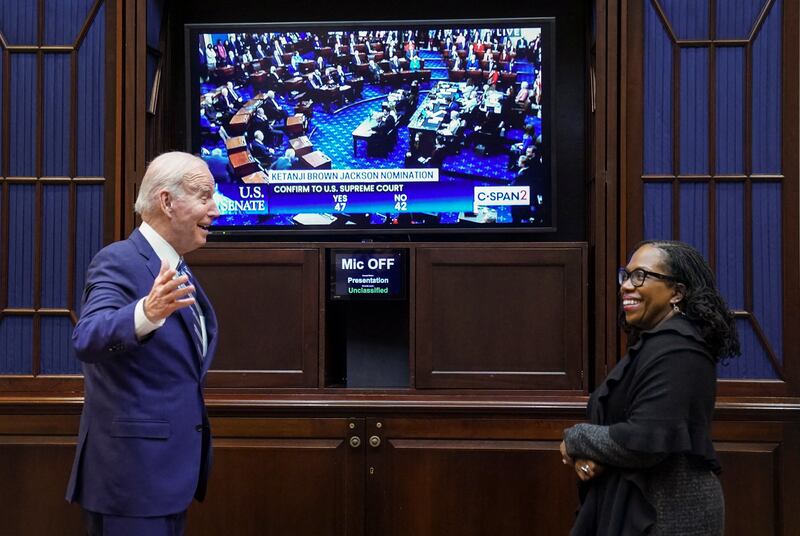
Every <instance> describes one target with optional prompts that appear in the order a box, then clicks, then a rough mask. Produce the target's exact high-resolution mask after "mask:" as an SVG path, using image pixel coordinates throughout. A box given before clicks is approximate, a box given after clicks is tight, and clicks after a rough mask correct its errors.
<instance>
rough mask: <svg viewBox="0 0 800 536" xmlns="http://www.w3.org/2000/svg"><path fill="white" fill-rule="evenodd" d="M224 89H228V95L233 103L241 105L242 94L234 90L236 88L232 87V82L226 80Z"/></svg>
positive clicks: (242, 100)
mask: <svg viewBox="0 0 800 536" xmlns="http://www.w3.org/2000/svg"><path fill="white" fill-rule="evenodd" d="M225 89H227V90H228V95H229V96H230V97H231V98H232V99H233V102H234V103H235V104H236V105H237V106H241V105H242V103H243V102H244V99H242V96H241V95H239V93H238V92H237V91H236V89H235V88H234V87H233V82H227V83H226V84H225Z"/></svg>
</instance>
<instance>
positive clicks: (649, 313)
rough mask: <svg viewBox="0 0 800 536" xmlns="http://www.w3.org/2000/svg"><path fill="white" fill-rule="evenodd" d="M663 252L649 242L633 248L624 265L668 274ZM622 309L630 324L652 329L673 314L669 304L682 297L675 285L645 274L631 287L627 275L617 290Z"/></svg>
mask: <svg viewBox="0 0 800 536" xmlns="http://www.w3.org/2000/svg"><path fill="white" fill-rule="evenodd" d="M664 255H665V254H664V253H663V252H662V251H661V250H660V249H658V248H654V247H652V246H649V245H645V246H642V247H640V248H639V249H637V250H636V252H635V253H634V254H633V255H632V256H631V260H630V261H628V265H627V266H626V267H625V269H626V270H628V272H629V273H632V272H633V271H634V270H636V269H638V268H641V269H643V270H647V271H648V272H656V273H658V274H663V275H672V274H670V273H669V272H668V271H667V269H666V267H665V266H664V262H663V259H664ZM619 294H620V297H621V298H622V310H623V312H624V313H625V321H626V322H627V323H628V325H629V326H633V327H635V328H638V329H640V330H648V329H652V328H654V327H655V326H657V325H658V324H660V323H661V322H663V321H664V320H666V319H667V318H669V317H670V316H672V315H673V314H675V313H674V311H673V307H672V304H673V302H676V303H677V302H678V301H679V299H677V298H680V297H681V296H680V295H679V291H678V290H677V289H676V287H675V285H674V284H673V283H671V282H669V281H665V280H663V279H659V278H657V277H652V276H647V277H646V278H645V280H644V283H643V284H642V286H640V287H634V286H633V283H631V280H630V278H629V279H628V280H627V281H625V282H624V283H623V284H622V286H620V289H619Z"/></svg>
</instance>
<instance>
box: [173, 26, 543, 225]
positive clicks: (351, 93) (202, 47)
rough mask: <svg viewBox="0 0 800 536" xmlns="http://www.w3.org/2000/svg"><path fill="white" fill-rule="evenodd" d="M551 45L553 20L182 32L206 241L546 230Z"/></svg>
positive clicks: (191, 28)
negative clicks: (207, 213) (269, 234)
mask: <svg viewBox="0 0 800 536" xmlns="http://www.w3.org/2000/svg"><path fill="white" fill-rule="evenodd" d="M552 34H553V20H552V19H512V20H486V21H476V20H471V21H424V22H423V21H414V22H396V21H395V22H371V23H366V22H357V23H309V24H305V25H303V24H299V23H291V24H289V23H282V24H253V23H248V24H238V25H234V24H226V25H187V26H186V49H187V58H188V60H189V61H188V65H189V71H188V74H187V93H188V98H187V103H188V106H189V107H190V108H189V111H188V113H187V117H188V121H189V125H188V128H187V132H188V133H189V137H190V141H189V143H190V146H191V148H192V150H193V151H194V152H196V153H199V154H200V155H201V156H202V158H203V159H205V161H206V162H207V163H208V165H209V168H210V169H211V172H212V174H213V175H214V177H215V179H216V183H217V191H216V193H215V200H216V201H217V205H218V207H219V210H220V214H221V216H220V218H219V219H218V220H217V221H216V222H215V230H216V231H218V232H230V231H260V232H263V231H298V230H299V231H310V232H317V233H318V232H320V231H327V230H329V229H330V230H335V231H341V232H348V231H354V232H364V231H370V230H374V231H376V232H380V233H383V232H387V231H388V232H392V231H398V232H403V233H408V232H412V231H417V230H438V231H450V230H453V231H458V230H470V231H474V230H476V229H489V230H502V231H509V230H529V231H531V230H536V231H553V230H555V210H554V209H555V202H554V195H555V183H554V176H555V173H554V169H555V165H554V159H553V154H554V151H553V136H552V134H551V131H552V123H553V91H552V88H553V87H554V84H553V72H554V69H553V62H554V50H553V48H554V47H553V44H552V43H553V35H552Z"/></svg>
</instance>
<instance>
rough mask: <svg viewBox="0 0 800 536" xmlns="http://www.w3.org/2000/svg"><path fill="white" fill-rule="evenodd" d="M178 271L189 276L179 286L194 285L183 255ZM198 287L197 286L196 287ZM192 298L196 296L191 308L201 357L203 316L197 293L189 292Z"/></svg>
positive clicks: (202, 352)
mask: <svg viewBox="0 0 800 536" xmlns="http://www.w3.org/2000/svg"><path fill="white" fill-rule="evenodd" d="M176 271H177V272H178V276H182V275H185V276H186V277H188V278H189V280H188V281H187V283H186V284H181V285H180V287H179V288H183V287H185V286H187V285H194V278H193V277H192V273H191V272H190V271H189V267H188V266H187V265H186V262H184V260H183V257H181V259H180V261H178V266H177V267H176ZM195 288H196V287H195ZM188 297H190V298H194V300H195V301H194V303H193V304H192V305H191V306H190V307H189V310H190V311H191V312H192V327H191V331H192V335H193V337H192V339H193V340H194V342H195V344H196V345H197V350H198V352H199V353H200V356H201V358H202V357H205V353H206V352H205V344H204V343H203V327H202V324H201V322H202V316H201V313H200V304H199V303H198V302H197V295H196V294H195V293H194V292H192V293H191V294H189V296H188Z"/></svg>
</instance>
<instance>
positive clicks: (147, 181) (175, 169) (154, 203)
mask: <svg viewBox="0 0 800 536" xmlns="http://www.w3.org/2000/svg"><path fill="white" fill-rule="evenodd" d="M198 169H203V170H205V171H208V165H207V164H206V163H205V161H204V160H203V159H202V158H200V157H198V156H195V155H193V154H189V153H183V152H180V151H174V152H170V153H164V154H161V155H159V156H157V157H156V158H155V159H153V161H152V162H150V165H149V166H147V170H145V172H144V177H143V178H142V184H141V186H140V187H139V195H137V196H136V203H135V204H134V206H133V209H134V210H135V211H136V213H137V214H139V215H140V216H144V215H146V214H149V213H151V212H153V211H154V210H155V209H156V207H158V204H159V199H158V198H159V192H161V191H162V190H166V191H168V192H169V193H170V194H171V195H173V196H175V197H181V196H182V195H183V194H184V193H186V192H185V190H184V189H183V186H182V183H183V179H184V178H185V177H186V176H188V175H191V174H193V173H195V172H197V171H198Z"/></svg>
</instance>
